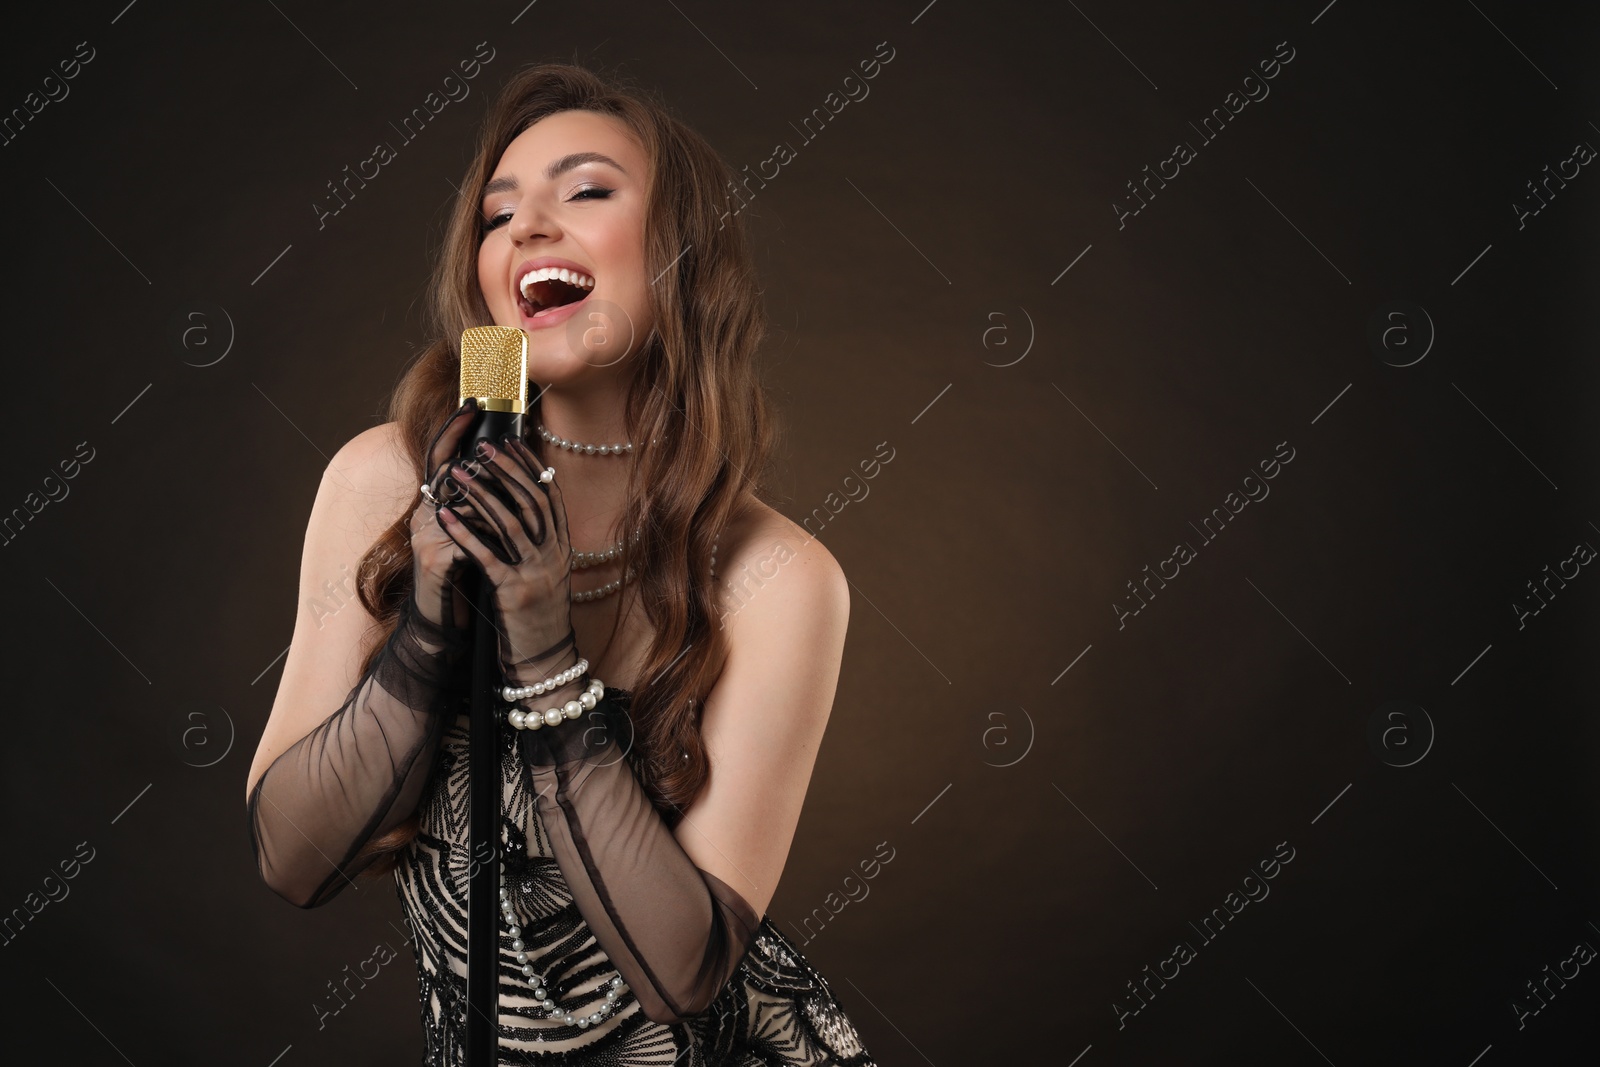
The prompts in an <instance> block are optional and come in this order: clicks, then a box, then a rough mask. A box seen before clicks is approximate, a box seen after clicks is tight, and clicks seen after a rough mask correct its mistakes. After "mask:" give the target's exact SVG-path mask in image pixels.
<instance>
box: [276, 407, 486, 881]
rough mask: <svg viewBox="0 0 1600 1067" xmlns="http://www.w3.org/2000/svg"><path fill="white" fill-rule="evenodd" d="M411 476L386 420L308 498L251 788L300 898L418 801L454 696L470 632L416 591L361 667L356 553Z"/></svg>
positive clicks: (408, 495) (281, 867)
mask: <svg viewBox="0 0 1600 1067" xmlns="http://www.w3.org/2000/svg"><path fill="white" fill-rule="evenodd" d="M416 485H417V478H416V477H414V472H413V471H412V470H411V469H410V463H409V461H407V460H406V459H405V457H404V455H403V452H402V450H401V448H400V442H399V438H398V434H397V432H396V427H395V426H394V424H393V423H387V424H384V425H382V426H377V427H373V428H372V429H370V430H367V431H365V432H364V433H362V434H360V435H358V436H357V437H355V438H354V439H352V440H351V441H350V442H349V443H348V444H346V445H345V446H344V448H342V449H340V450H339V452H338V454H337V455H335V456H334V458H333V460H332V461H331V462H330V463H329V465H328V467H327V469H326V470H325V471H324V472H323V478H322V483H321V486H320V487H319V488H318V490H317V498H316V503H315V504H314V505H313V506H312V509H311V518H310V521H309V523H308V524H307V529H306V538H305V549H304V553H303V555H302V558H301V570H300V586H299V597H300V604H299V610H298V611H297V613H296V616H295V628H294V636H293V639H292V640H291V642H290V645H289V653H288V657H287V659H286V661H285V663H284V668H283V678H282V680H281V682H280V683H279V686H278V693H277V698H276V700H275V701H274V703H273V706H272V714H271V716H270V718H269V719H268V721H267V726H266V729H265V731H264V732H263V734H262V737H261V743H260V746H259V747H258V748H257V750H256V754H255V759H254V761H253V762H252V764H251V767H250V773H249V777H248V779H247V781H246V787H245V788H246V793H245V795H246V803H247V806H248V814H249V827H250V838H251V844H252V846H253V848H254V851H255V856H256V863H257V869H258V871H259V873H260V875H261V877H262V879H263V880H264V881H265V882H266V883H267V885H268V886H270V887H271V888H272V890H273V891H274V892H276V893H277V894H278V895H279V896H281V897H283V898H284V899H285V900H288V901H289V902H290V903H293V904H295V905H296V906H298V907H301V908H313V907H317V906H318V905H321V904H324V903H326V902H327V901H329V900H330V899H332V898H333V897H334V896H335V895H337V894H338V893H339V892H340V891H341V890H343V889H344V888H345V887H346V886H347V885H351V884H353V878H354V876H355V875H356V874H357V873H359V872H360V870H361V869H362V868H364V867H365V866H366V865H367V864H368V863H370V862H371V860H370V859H366V860H364V861H362V862H360V863H357V862H356V859H355V857H356V853H357V852H359V851H360V850H361V848H362V847H364V846H365V845H366V844H367V843H368V842H369V841H370V840H372V839H373V838H374V837H376V836H379V835H381V834H383V833H386V832H387V831H388V830H390V829H392V828H393V827H394V826H395V825H396V824H398V823H399V822H400V821H401V820H402V819H404V818H405V817H406V816H407V815H409V814H410V813H411V812H412V811H413V810H414V809H415V808H416V805H417V802H418V799H419V795H420V792H421V789H422V786H423V784H424V783H425V781H426V779H427V775H428V772H429V770H430V769H431V764H432V760H433V755H434V752H435V751H436V750H437V747H438V744H439V739H440V736H441V735H442V731H443V727H444V726H445V724H446V716H445V714H444V713H443V712H444V710H445V707H446V703H447V701H449V700H450V699H452V698H454V697H455V696H457V695H458V694H457V693H456V692H455V690H453V689H452V688H451V686H452V678H453V676H454V674H459V672H455V670H454V667H455V665H456V664H457V663H459V662H460V658H461V655H462V652H463V649H464V647H465V645H464V642H465V640H466V635H465V633H464V632H463V631H460V630H457V629H455V628H454V627H453V626H451V627H448V628H447V627H445V626H442V625H439V624H436V623H433V622H430V621H429V619H428V618H426V617H425V616H424V615H423V614H422V613H421V612H420V611H418V610H417V605H416V603H415V601H414V600H413V601H412V603H410V604H409V605H408V607H407V610H406V611H405V612H403V614H402V617H401V622H400V624H399V625H398V626H397V627H396V628H395V631H394V633H393V635H392V636H391V638H390V639H389V641H388V642H387V644H386V645H385V647H384V649H383V650H382V652H381V653H380V654H379V656H378V657H377V659H376V660H375V661H374V663H373V664H372V666H371V668H369V669H368V670H367V671H366V672H365V673H361V669H360V668H361V663H362V661H363V659H364V657H365V654H366V652H367V650H368V649H369V648H370V647H371V643H372V641H373V640H374V639H375V637H374V634H373V630H374V629H375V628H376V626H377V621H376V620H375V619H374V618H373V617H372V616H371V615H370V614H368V613H367V611H366V609H365V608H364V607H363V606H362V604H361V601H360V599H359V598H358V597H357V596H356V589H355V581H356V575H357V574H358V573H359V570H360V561H361V558H362V556H363V555H365V553H366V552H367V550H368V549H369V548H370V547H371V546H372V544H373V542H374V541H376V540H377V538H378V536H379V535H380V534H382V533H383V531H385V530H386V529H387V528H389V527H390V526H391V525H392V524H393V523H394V522H396V521H397V520H398V519H399V518H401V517H402V516H404V514H405V511H406V509H407V507H409V506H410V504H411V502H412V501H413V500H414V499H415V494H416ZM433 614H434V615H435V617H436V618H440V619H444V618H446V616H445V614H444V613H443V612H441V611H439V610H435V611H434V612H433ZM461 692H463V693H464V690H462V691H461ZM330 711H331V713H330Z"/></svg>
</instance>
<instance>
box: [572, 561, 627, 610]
mask: <svg viewBox="0 0 1600 1067" xmlns="http://www.w3.org/2000/svg"><path fill="white" fill-rule="evenodd" d="M631 581H633V568H632V567H629V568H628V572H627V573H626V574H624V575H623V576H622V577H621V578H613V579H612V580H611V581H609V582H607V583H606V584H605V585H602V586H600V587H599V588H598V589H585V590H583V591H582V592H581V593H573V594H572V602H573V603H574V604H587V603H588V602H589V601H591V600H599V599H600V598H601V597H607V596H610V595H611V594H612V593H615V592H616V591H617V590H618V589H621V588H622V587H623V586H624V585H625V584H627V583H628V582H631Z"/></svg>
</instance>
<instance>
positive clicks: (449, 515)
mask: <svg viewBox="0 0 1600 1067" xmlns="http://www.w3.org/2000/svg"><path fill="white" fill-rule="evenodd" d="M439 517H440V518H441V519H443V520H444V521H445V522H448V523H457V522H460V521H461V520H460V519H458V518H456V513H455V512H453V511H451V510H450V508H449V507H442V508H440V509H439Z"/></svg>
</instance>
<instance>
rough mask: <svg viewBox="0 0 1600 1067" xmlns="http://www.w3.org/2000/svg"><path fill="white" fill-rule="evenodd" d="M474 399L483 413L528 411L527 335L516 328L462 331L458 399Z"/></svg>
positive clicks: (472, 327) (473, 328)
mask: <svg viewBox="0 0 1600 1067" xmlns="http://www.w3.org/2000/svg"><path fill="white" fill-rule="evenodd" d="M469 396H470V397H476V398H477V400H478V407H479V409H480V410H483V411H510V412H514V413H516V414H519V415H520V414H522V413H523V412H525V411H527V410H528V335H527V334H526V333H524V332H523V331H522V330H520V329H518V328H517V327H515V326H471V327H468V328H467V329H465V330H463V331H461V399H460V400H459V401H458V402H459V403H462V404H465V403H466V402H467V397H469Z"/></svg>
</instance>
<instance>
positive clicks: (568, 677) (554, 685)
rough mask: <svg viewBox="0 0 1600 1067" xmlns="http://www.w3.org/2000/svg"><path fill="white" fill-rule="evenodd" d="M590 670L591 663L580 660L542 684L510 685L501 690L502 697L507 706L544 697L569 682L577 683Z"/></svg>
mask: <svg viewBox="0 0 1600 1067" xmlns="http://www.w3.org/2000/svg"><path fill="white" fill-rule="evenodd" d="M588 669H589V661H588V660H586V659H580V660H579V661H578V662H576V663H574V664H573V665H572V666H570V667H568V668H567V669H566V670H564V671H562V672H561V673H560V674H558V675H556V676H555V677H554V678H549V679H546V680H545V681H542V682H534V683H533V684H532V685H508V686H506V687H505V688H504V689H502V690H500V696H501V697H502V698H503V699H504V700H505V702H506V703H507V704H515V703H516V702H517V701H519V700H521V699H523V698H524V697H542V696H544V695H545V694H546V693H549V692H552V691H554V690H557V689H560V688H561V687H562V686H564V685H566V684H568V683H569V682H575V681H577V680H578V679H579V678H582V677H583V672H584V671H586V670H588Z"/></svg>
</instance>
